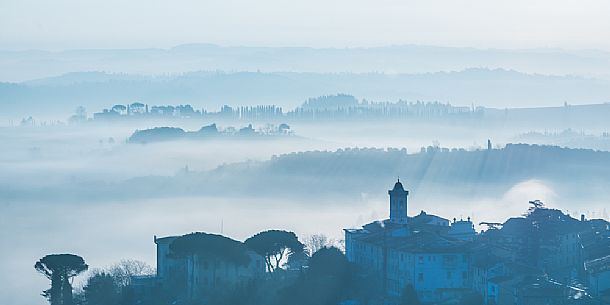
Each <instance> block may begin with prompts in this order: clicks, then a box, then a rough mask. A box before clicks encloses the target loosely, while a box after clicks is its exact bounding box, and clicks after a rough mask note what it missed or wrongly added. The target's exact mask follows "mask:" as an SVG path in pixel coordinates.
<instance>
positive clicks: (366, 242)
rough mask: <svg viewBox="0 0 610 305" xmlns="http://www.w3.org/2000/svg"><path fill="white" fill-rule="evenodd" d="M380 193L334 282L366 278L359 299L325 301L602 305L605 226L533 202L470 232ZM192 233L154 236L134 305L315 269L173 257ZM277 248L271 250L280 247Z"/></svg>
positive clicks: (607, 243)
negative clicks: (383, 201)
mask: <svg viewBox="0 0 610 305" xmlns="http://www.w3.org/2000/svg"><path fill="white" fill-rule="evenodd" d="M388 194H389V197H390V217H389V219H384V220H380V221H376V222H372V223H369V224H365V225H364V226H363V227H361V228H355V229H354V228H349V229H345V230H344V232H345V249H344V255H345V260H346V261H347V262H348V264H349V265H350V268H349V270H350V272H351V273H355V275H354V274H352V275H349V276H348V278H344V279H342V280H341V281H345V282H344V283H341V284H339V286H341V287H342V286H343V285H348V286H349V285H363V283H360V284H355V282H358V281H357V280H354V279H353V278H352V279H349V277H355V278H357V279H360V281H364V282H365V283H364V285H363V287H361V288H357V289H364V290H366V291H367V293H366V296H363V295H362V293H363V291H359V292H358V293H356V292H354V289H353V287H351V288H350V287H348V288H347V289H346V290H345V293H343V292H341V293H340V296H339V297H337V298H333V300H334V301H337V303H336V304H339V303H340V304H497V305H501V304H516V305H536V304H608V302H610V224H609V223H608V222H607V221H605V220H601V219H585V217H584V216H582V217H581V218H580V219H574V218H572V217H570V216H569V215H566V214H564V213H563V212H561V211H559V210H555V209H549V208H546V207H544V205H543V203H542V202H540V201H532V202H531V204H532V207H531V208H530V209H529V210H528V211H527V213H526V214H524V216H519V217H513V218H510V219H508V220H507V221H505V222H504V223H503V224H500V223H484V224H485V225H487V229H486V230H484V231H482V232H476V231H475V224H474V223H473V222H472V220H471V219H470V218H468V219H466V220H463V219H460V220H457V219H453V220H448V219H445V218H443V217H440V216H436V215H431V214H427V213H426V212H424V211H422V212H420V213H419V214H417V215H415V216H409V215H408V214H407V210H408V195H409V192H408V191H407V190H406V189H405V188H404V186H403V184H402V183H401V182H400V181H398V182H396V183H395V185H394V187H393V188H392V189H391V190H389V191H388ZM268 232H275V231H268ZM268 232H267V233H268ZM278 232H280V231H278ZM264 233H265V232H263V233H259V235H265V234H264ZM198 234H205V233H194V234H188V235H185V236H169V237H162V238H157V237H155V243H156V245H157V273H156V275H155V276H146V277H137V278H134V279H133V281H132V283H131V287H130V288H131V289H133V291H134V292H135V294H134V296H136V297H135V299H136V300H139V301H138V302H137V303H142V304H146V303H147V302H150V301H151V297H152V296H154V295H158V293H159V292H158V291H171V293H170V295H172V297H173V298H174V299H175V300H181V302H185V304H191V303H197V302H196V301H197V300H199V301H200V302H202V304H203V303H205V302H206V300H207V301H209V300H210V299H209V295H211V294H213V292H214V291H217V290H218V289H219V288H220V287H229V286H232V285H244V283H253V282H256V283H261V282H265V281H272V282H273V281H276V280H277V279H278V276H277V275H276V274H278V273H279V274H280V276H279V278H281V279H282V281H284V282H290V281H291V280H290V279H299V278H302V277H303V274H307V273H311V272H312V271H313V270H315V269H319V268H320V267H319V266H312V265H311V264H312V263H314V262H313V260H314V259H315V258H316V255H319V254H316V253H311V254H313V256H312V257H310V256H308V255H307V254H305V255H301V256H300V255H298V254H297V252H298V250H297V249H298V248H299V247H298V246H295V247H293V248H290V247H288V246H286V247H285V249H288V251H287V253H289V255H287V257H288V260H287V261H286V263H284V264H283V267H282V265H281V264H279V260H278V261H275V259H276V258H275V257H274V258H273V260H271V259H270V255H269V254H270V252H269V250H262V249H259V250H258V251H257V247H256V246H253V242H252V241H251V240H247V241H246V242H245V243H240V242H237V241H233V242H234V243H236V244H238V245H243V246H244V247H243V249H242V250H241V251H243V253H244V254H245V255H244V256H243V258H244V261H246V262H247V263H241V262H240V261H239V260H235V258H232V257H229V256H232V254H230V253H228V252H227V253H224V254H220V253H218V254H219V255H213V254H212V253H207V254H204V253H203V252H200V253H198V254H194V255H178V254H177V253H180V251H181V250H179V249H180V248H181V247H182V246H181V244H184V240H185V238H186V239H194V238H195V237H196V236H197V235H198ZM201 236H203V235H201ZM278 236H279V235H278ZM201 243H202V245H203V243H205V242H204V241H203V240H202V241H201ZM278 244H281V242H280V243H278ZM240 247H241V246H240ZM280 248H281V247H279V248H278V249H276V251H275V252H274V253H275V254H277V253H281V252H282V251H284V249H280ZM321 249H323V250H328V249H330V248H328V247H323V248H321ZM333 249H334V248H333ZM323 250H318V252H320V251H322V252H324V251H323ZM265 251H266V252H265ZM271 252H273V251H271ZM337 252H338V251H337ZM193 253H194V252H193ZM211 257H213V259H211ZM319 259H320V258H318V260H319ZM331 261H332V260H331ZM274 263H277V264H275V265H274ZM212 266H213V267H212ZM274 266H275V267H274ZM327 267H328V266H327ZM327 272H329V274H327V276H328V277H339V275H337V274H332V272H333V271H332V270H330V271H328V270H327ZM341 276H343V275H341ZM306 278H307V277H306ZM339 278H341V277H339ZM301 280H302V281H304V280H303V279H301ZM328 280H329V279H328V278H325V281H328ZM285 289H288V288H285ZM273 291H274V290H273V289H271V290H269V291H268V293H273ZM318 292H319V291H318ZM309 293H313V294H315V293H317V292H316V291H310V292H309ZM310 304H318V303H316V302H313V303H310ZM319 304H333V302H330V303H327V302H322V303H319Z"/></svg>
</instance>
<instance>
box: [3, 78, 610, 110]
mask: <svg viewBox="0 0 610 305" xmlns="http://www.w3.org/2000/svg"><path fill="white" fill-rule="evenodd" d="M336 93H346V94H352V95H354V96H357V97H358V98H365V99H368V100H374V101H396V100H399V99H404V100H408V101H416V100H422V101H439V102H443V103H451V104H453V105H458V106H470V105H472V104H474V105H477V106H479V105H481V106H487V107H500V108H504V107H537V106H551V105H553V106H559V105H562V104H563V103H564V102H568V103H570V104H587V103H602V102H607V101H610V81H606V80H602V79H593V78H586V77H576V76H547V75H538V74H524V73H520V72H516V71H509V70H501V69H497V70H490V69H467V70H463V71H460V72H436V73H424V74H380V73H364V74H352V73H339V74H334V73H333V74H330V73H324V74H320V73H291V72H276V73H258V72H232V73H227V72H192V73H185V74H180V75H174V76H163V77H144V76H132V75H125V74H118V75H114V74H106V73H97V72H88V73H82V74H81V73H71V74H67V75H62V76H59V77H52V78H47V79H38V80H35V81H29V82H25V83H18V84H14V83H0V103H1V104H2V105H3V107H4V109H3V110H4V111H3V115H8V114H13V115H18V116H26V115H34V116H50V115H55V116H56V117H58V118H65V117H67V116H68V115H69V114H70V113H72V111H73V110H74V108H76V107H77V106H79V105H83V106H85V107H86V108H87V109H88V110H89V111H90V112H93V111H96V110H99V109H102V108H104V107H108V105H112V104H114V103H116V104H125V103H129V102H133V101H141V102H143V103H149V104H186V103H189V104H192V105H193V106H195V107H205V108H207V109H219V108H220V107H221V106H222V105H225V104H226V105H257V104H266V105H269V104H275V105H279V106H282V107H285V108H293V107H296V106H298V105H300V104H302V103H303V102H304V101H306V100H307V99H308V98H310V97H316V96H323V95H328V94H336Z"/></svg>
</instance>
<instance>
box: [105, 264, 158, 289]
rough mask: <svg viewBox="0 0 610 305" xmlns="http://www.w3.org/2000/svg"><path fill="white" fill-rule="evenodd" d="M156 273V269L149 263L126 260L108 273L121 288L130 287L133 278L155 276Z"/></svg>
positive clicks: (111, 268) (115, 265) (113, 266)
mask: <svg viewBox="0 0 610 305" xmlns="http://www.w3.org/2000/svg"><path fill="white" fill-rule="evenodd" d="M155 272H156V271H155V269H154V268H153V267H151V266H150V265H148V264H147V263H145V262H143V261H139V260H134V259H124V260H122V261H120V262H118V263H116V264H114V265H112V266H111V267H110V268H108V273H110V274H111V275H112V277H113V278H114V279H115V281H116V284H117V285H118V286H120V287H125V286H128V285H129V284H130V283H131V277H132V276H144V275H153V274H155Z"/></svg>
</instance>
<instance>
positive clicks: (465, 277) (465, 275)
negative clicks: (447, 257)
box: [462, 271, 468, 279]
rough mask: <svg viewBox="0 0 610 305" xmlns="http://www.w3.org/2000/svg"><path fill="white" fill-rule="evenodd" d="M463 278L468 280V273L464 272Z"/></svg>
mask: <svg viewBox="0 0 610 305" xmlns="http://www.w3.org/2000/svg"><path fill="white" fill-rule="evenodd" d="M462 278H463V279H467V278H468V272H466V271H462Z"/></svg>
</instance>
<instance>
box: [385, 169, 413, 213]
mask: <svg viewBox="0 0 610 305" xmlns="http://www.w3.org/2000/svg"><path fill="white" fill-rule="evenodd" d="M388 194H389V195H390V222H391V223H396V224H406V223H407V197H408V196H409V191H406V190H405V189H404V188H403V187H402V183H400V178H399V179H398V181H397V182H396V184H394V188H393V189H391V190H389V191H388Z"/></svg>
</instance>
